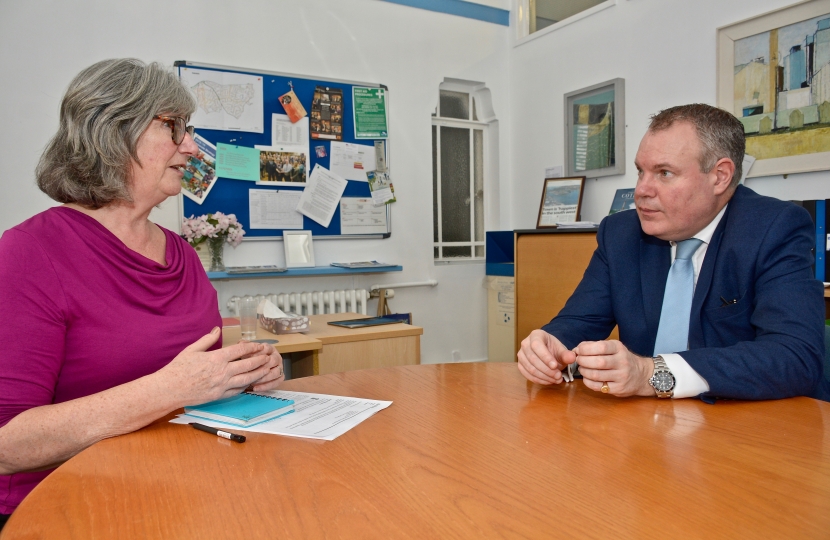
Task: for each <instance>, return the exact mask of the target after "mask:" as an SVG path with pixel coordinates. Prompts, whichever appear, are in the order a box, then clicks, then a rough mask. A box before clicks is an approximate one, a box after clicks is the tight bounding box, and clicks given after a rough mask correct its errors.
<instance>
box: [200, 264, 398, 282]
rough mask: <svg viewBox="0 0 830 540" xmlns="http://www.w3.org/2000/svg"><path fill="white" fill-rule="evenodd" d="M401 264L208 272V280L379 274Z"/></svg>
mask: <svg viewBox="0 0 830 540" xmlns="http://www.w3.org/2000/svg"><path fill="white" fill-rule="evenodd" d="M402 271H403V266H384V267H382V268H360V269H351V268H339V267H337V266H315V267H313V268H289V269H288V270H286V271H285V272H262V273H260V274H228V273H227V272H208V273H207V276H208V279H210V280H212V281H213V280H225V279H254V278H280V277H303V276H344V275H350V274H351V275H354V274H379V273H381V272H402Z"/></svg>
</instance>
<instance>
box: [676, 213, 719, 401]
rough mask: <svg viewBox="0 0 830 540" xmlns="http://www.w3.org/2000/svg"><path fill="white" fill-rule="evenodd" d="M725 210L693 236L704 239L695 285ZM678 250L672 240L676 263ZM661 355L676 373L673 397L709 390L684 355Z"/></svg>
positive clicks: (694, 260)
mask: <svg viewBox="0 0 830 540" xmlns="http://www.w3.org/2000/svg"><path fill="white" fill-rule="evenodd" d="M727 206H729V205H728V204H727ZM724 212H726V206H724V207H723V208H722V209H721V211H720V212H719V213H718V215H717V216H715V219H713V220H712V222H711V223H709V225H707V226H706V227H704V228H703V230H702V231H700V232H699V233H697V234H696V235H694V236H693V237H692V238H697V239H699V240H702V241H703V244H701V246H700V247H699V248H697V251H695V254H694V256H692V265H693V266H694V269H695V287H697V278H698V276H699V275H700V269H701V268H702V267H703V259H705V258H706V250H707V249H709V242H711V241H712V235H714V234H715V229H716V228H717V227H718V223H720V220H721V218H722V217H723V213H724ZM676 252H677V244H676V243H675V242H671V260H672V263H674V256H675V253H676ZM660 356H662V357H663V360H665V361H666V366H668V368H669V369H670V370H671V372H672V375H674V379H675V385H674V394H673V395H672V397H674V398H687V397H694V396H697V395H698V394H702V393H703V392H708V391H709V383H708V382H706V379H704V378H703V377H701V376H700V374H699V373H698V372H697V371H695V370H694V369H693V368H692V366H690V365H689V363H688V362H686V360H684V359H683V357H682V356H680V355H679V354H661V355H660Z"/></svg>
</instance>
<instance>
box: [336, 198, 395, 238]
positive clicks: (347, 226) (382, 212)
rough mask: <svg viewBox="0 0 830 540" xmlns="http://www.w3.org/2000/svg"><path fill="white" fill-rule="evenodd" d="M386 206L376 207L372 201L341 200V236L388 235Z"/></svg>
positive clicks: (359, 199) (358, 199)
mask: <svg viewBox="0 0 830 540" xmlns="http://www.w3.org/2000/svg"><path fill="white" fill-rule="evenodd" d="M387 232H389V227H388V226H387V224H386V206H385V205H384V206H375V205H374V204H373V203H372V199H365V198H360V197H343V198H342V199H340V234H386V233H387Z"/></svg>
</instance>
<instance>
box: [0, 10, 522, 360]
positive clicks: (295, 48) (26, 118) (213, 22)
mask: <svg viewBox="0 0 830 540" xmlns="http://www.w3.org/2000/svg"><path fill="white" fill-rule="evenodd" d="M483 3H485V4H486V3H488V2H483ZM490 3H491V4H493V3H495V4H498V2H490ZM509 39H510V38H509V29H508V28H507V27H504V26H498V25H494V24H488V23H484V22H480V21H475V20H470V19H465V18H461V17H454V16H449V15H445V14H441V13H435V12H431V11H425V10H420V9H412V8H408V7H406V6H401V5H396V4H391V3H386V2H377V1H373V0H294V1H287V0H244V1H237V2H224V1H219V0H208V1H196V0H146V1H142V2H133V3H128V2H109V1H102V0H74V1H72V2H64V1H57V0H50V1H47V0H41V1H32V2H13V1H11V0H0V73H2V84H0V118H2V119H3V129H1V130H0V187H2V190H3V196H2V197H0V230H5V229H7V228H9V227H12V226H14V225H15V224H17V223H19V222H21V221H23V220H25V219H27V218H28V217H30V216H32V215H34V214H35V213H37V212H40V211H42V210H44V209H46V208H48V207H49V206H50V205H52V204H53V203H52V201H51V200H49V199H48V198H47V197H46V196H45V195H43V194H41V193H40V192H39V191H38V189H37V188H36V186H35V185H34V180H33V171H34V168H35V164H36V163H37V159H38V157H39V155H40V152H41V151H42V149H43V147H44V145H45V144H46V142H47V141H48V139H49V138H50V137H51V135H52V134H53V133H54V131H55V129H56V126H57V113H58V108H59V102H60V98H61V96H62V94H63V91H64V90H65V88H66V86H67V85H68V83H69V81H70V80H71V78H72V77H73V76H74V75H75V74H76V73H78V71H80V70H81V69H82V68H84V67H86V66H88V65H90V64H92V63H93V62H96V61H98V60H102V59H104V58H112V57H123V56H134V57H138V58H141V59H143V60H146V61H150V60H158V61H161V62H164V63H165V64H168V65H172V63H173V61H175V60H193V61H202V62H209V63H214V64H223V65H231V66H242V67H251V68H256V69H263V70H270V71H282V72H289V73H299V74H308V75H310V76H313V77H315V78H321V79H325V78H327V77H330V78H341V79H350V80H359V81H371V82H380V83H384V84H386V85H388V86H389V88H390V90H391V92H392V102H391V119H390V129H391V133H390V135H391V139H390V148H389V150H390V164H391V167H392V174H393V181H394V184H395V191H396V195H397V198H398V201H399V202H397V203H395V204H394V208H393V212H392V216H393V218H392V220H393V234H392V237H391V238H390V239H387V240H369V241H323V242H318V243H316V244H315V253H316V258H317V264H319V265H327V264H328V263H330V262H332V261H342V260H350V259H351V260H363V259H378V260H384V261H389V262H395V263H399V264H401V265H403V267H404V271H403V272H401V273H392V274H375V275H368V276H360V277H353V278H352V277H346V278H334V279H316V278H294V279H282V280H279V279H274V280H243V281H237V282H228V283H219V284H217V289H218V291H219V300H220V306H221V305H224V303H225V301H226V300H227V298H228V297H230V296H231V295H233V294H244V293H247V292H252V293H258V292H266V293H267V292H271V291H301V290H319V289H324V288H325V289H332V288H341V287H347V288H352V287H369V286H370V285H372V284H373V283H384V282H386V283H388V282H402V281H421V280H425V279H437V280H438V282H439V285H438V286H437V287H435V288H434V289H400V290H398V291H397V294H396V297H395V298H394V299H393V300H392V301H391V306H392V308H393V309H394V310H395V311H402V312H412V313H413V317H414V320H415V323H416V324H418V325H420V326H423V327H424V329H425V332H424V336H423V339H422V360H423V361H424V362H447V361H450V359H451V351H453V350H457V351H459V353H460V358H461V359H462V360H475V359H483V358H486V356H487V345H486V343H487V339H486V294H485V290H484V289H483V284H482V282H483V278H484V266H483V264H471V265H459V266H452V267H446V266H441V267H436V266H434V265H433V261H432V194H431V191H432V178H431V175H432V167H431V161H430V159H431V157H430V156H431V136H430V114H431V112H432V111H433V110H434V108H435V105H436V103H437V89H438V85H439V83H440V82H441V81H443V79H444V77H456V78H461V79H468V80H475V81H482V82H485V83H486V84H487V86H488V87H489V88H490V89H491V91H492V95H493V101H494V107H495V110H496V114H497V115H499V117H500V118H506V115H507V108H508V107H507V103H508V96H507V80H506V77H505V74H506V73H507V57H508V54H509V51H510V47H509ZM501 125H503V126H505V125H507V124H506V122H502V123H501ZM500 139H501V140H503V141H507V140H508V138H507V136H506V134H502V135H501V136H500ZM500 163H501V164H502V165H501V168H502V169H503V170H502V171H501V173H502V176H506V175H507V173H508V171H509V166H508V164H509V159H508V145H507V144H506V143H505V144H504V145H503V150H502V158H501V159H500ZM153 217H154V219H156V220H157V221H158V222H159V223H161V224H163V225H165V226H168V227H171V228H174V227H176V226H177V223H176V221H177V218H176V208H175V205H174V204H171V202H170V201H168V203H166V204H165V205H164V207H163V210H162V211H161V212H156V213H155V214H154V216H153ZM226 253H227V263H228V264H230V265H240V264H276V263H280V262H282V260H283V255H282V243H277V242H245V243H243V244H242V246H240V247H239V248H238V249H237V250H235V251H234V250H232V249H230V248H227V249H226Z"/></svg>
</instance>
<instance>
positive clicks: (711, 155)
mask: <svg viewBox="0 0 830 540" xmlns="http://www.w3.org/2000/svg"><path fill="white" fill-rule="evenodd" d="M675 122H689V123H690V124H692V125H693V126H694V127H695V130H696V131H697V138H698V140H699V141H700V146H701V151H700V157H699V161H700V170H701V171H703V172H706V173H708V172H709V171H711V170H712V167H714V166H715V163H717V162H718V160H719V159H721V158H729V159H731V160H732V162H733V163H734V164H735V173H734V174H733V175H732V182H731V183H730V186H731V187H733V188H734V187H735V186H737V185H738V183H739V182H740V180H741V173H742V164H743V161H744V151H745V150H746V135H744V126H743V124H741V122H740V120H738V119H737V118H735V116H733V115H732V114H730V113H728V112H726V111H724V110H723V109H719V108H717V107H712V106H711V105H706V104H703V103H692V104H691V105H679V106H677V107H671V108H669V109H665V110H662V111H660V112H659V113H658V114H655V115H654V116H652V117H651V123H650V124H649V126H648V129H649V131H662V130H664V129H668V128H670V127H671V126H672V125H674V123H675Z"/></svg>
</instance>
